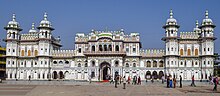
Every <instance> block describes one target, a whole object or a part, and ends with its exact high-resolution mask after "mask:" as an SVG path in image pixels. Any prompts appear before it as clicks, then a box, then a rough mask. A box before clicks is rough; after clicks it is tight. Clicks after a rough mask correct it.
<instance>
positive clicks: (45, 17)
mask: <svg viewBox="0 0 220 96" xmlns="http://www.w3.org/2000/svg"><path fill="white" fill-rule="evenodd" d="M44 20H47V12H45V13H44Z"/></svg>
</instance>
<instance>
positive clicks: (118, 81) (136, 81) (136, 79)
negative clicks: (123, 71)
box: [110, 75, 141, 89]
mask: <svg viewBox="0 0 220 96" xmlns="http://www.w3.org/2000/svg"><path fill="white" fill-rule="evenodd" d="M131 81H132V85H141V77H140V76H138V77H137V76H134V77H133V78H132V80H131V77H130V76H128V77H127V79H126V77H125V76H124V77H122V76H120V75H116V76H115V78H114V84H115V88H117V85H119V84H121V83H123V89H125V87H126V84H131ZM112 82H113V79H111V80H110V84H111V83H112Z"/></svg>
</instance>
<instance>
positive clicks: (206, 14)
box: [205, 10, 209, 18]
mask: <svg viewBox="0 0 220 96" xmlns="http://www.w3.org/2000/svg"><path fill="white" fill-rule="evenodd" d="M205 18H209V12H208V10H206V11H205Z"/></svg>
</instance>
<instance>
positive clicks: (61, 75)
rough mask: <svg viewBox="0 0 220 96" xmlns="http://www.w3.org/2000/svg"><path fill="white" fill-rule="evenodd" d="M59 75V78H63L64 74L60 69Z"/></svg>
mask: <svg viewBox="0 0 220 96" xmlns="http://www.w3.org/2000/svg"><path fill="white" fill-rule="evenodd" d="M59 77H60V78H59V79H63V78H64V75H63V72H62V71H60V72H59Z"/></svg>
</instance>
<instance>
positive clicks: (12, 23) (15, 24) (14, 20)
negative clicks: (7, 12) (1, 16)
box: [7, 14, 20, 28]
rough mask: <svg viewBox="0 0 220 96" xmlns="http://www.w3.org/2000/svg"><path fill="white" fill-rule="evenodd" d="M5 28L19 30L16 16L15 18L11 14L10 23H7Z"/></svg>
mask: <svg viewBox="0 0 220 96" xmlns="http://www.w3.org/2000/svg"><path fill="white" fill-rule="evenodd" d="M7 27H12V28H19V27H20V26H19V23H18V22H17V21H16V16H15V14H13V16H12V21H9V22H8V25H7Z"/></svg>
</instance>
